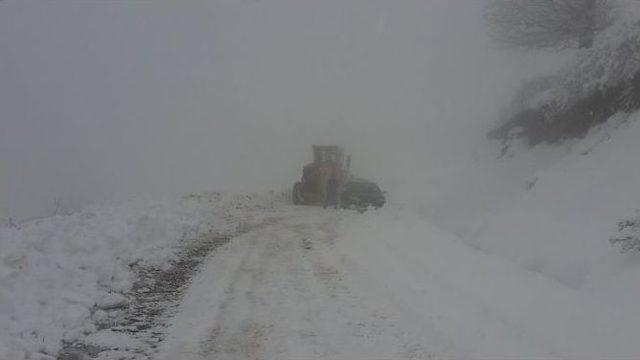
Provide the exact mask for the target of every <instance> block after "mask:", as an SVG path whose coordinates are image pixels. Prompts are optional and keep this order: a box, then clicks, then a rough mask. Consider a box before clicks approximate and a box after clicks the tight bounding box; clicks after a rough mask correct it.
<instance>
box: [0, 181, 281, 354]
mask: <svg viewBox="0 0 640 360" xmlns="http://www.w3.org/2000/svg"><path fill="white" fill-rule="evenodd" d="M280 197H281V195H279V194H276V193H270V194H263V195H230V194H219V193H202V194H192V195H189V196H186V197H182V198H178V199H168V200H165V201H162V202H155V203H150V202H143V201H130V202H128V203H125V204H122V205H120V206H116V207H90V208H87V209H85V210H83V211H81V212H78V213H75V214H72V215H69V216H54V217H50V218H45V219H40V220H37V221H33V222H28V223H25V224H20V225H19V226H17V227H16V226H11V227H8V226H5V227H0V359H3V360H4V359H7V360H8V359H12V360H13V359H23V358H24V359H26V358H34V357H35V356H41V357H43V358H46V355H47V354H48V355H49V356H54V357H55V354H56V352H57V351H58V349H59V347H60V341H61V340H73V339H76V338H78V337H80V336H82V335H86V334H90V333H93V332H95V331H96V329H95V327H94V325H93V321H92V319H91V317H92V312H93V309H94V305H96V304H102V305H105V304H106V305H108V304H109V303H112V302H113V301H115V300H117V301H125V300H126V299H123V298H122V296H121V295H119V294H121V293H123V292H125V291H126V290H128V289H129V288H130V286H131V285H132V280H133V279H132V273H131V272H130V265H131V264H133V263H135V262H144V263H149V264H153V265H162V264H166V263H167V262H168V261H169V260H170V259H172V257H173V256H174V255H175V254H176V251H177V249H178V247H179V245H180V241H181V240H188V239H191V238H194V237H197V236H198V235H200V234H204V233H207V232H212V231H213V232H217V233H223V234H224V233H230V232H233V231H235V230H236V227H237V226H238V224H240V223H241V222H242V221H244V220H246V218H247V216H249V212H248V210H252V209H260V208H266V207H270V206H273V203H274V202H276V201H278V200H279V199H280ZM114 299H115V300H114ZM36 358H37V357H36Z"/></svg>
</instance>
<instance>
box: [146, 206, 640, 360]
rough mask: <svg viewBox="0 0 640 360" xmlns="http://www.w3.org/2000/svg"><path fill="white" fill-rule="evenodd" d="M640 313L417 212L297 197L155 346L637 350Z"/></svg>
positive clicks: (192, 299) (332, 352) (202, 277)
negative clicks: (305, 203) (463, 237)
mask: <svg viewBox="0 0 640 360" xmlns="http://www.w3.org/2000/svg"><path fill="white" fill-rule="evenodd" d="M637 324H638V317H637V316H635V315H630V314H629V313H628V312H627V313H625V312H624V311H620V309H617V308H616V307H613V306H609V304H603V303H600V302H597V301H596V300H594V299H591V298H589V297H586V296H584V294H583V293H581V292H579V291H576V290H574V289H570V288H567V287H565V286H563V285H561V284H559V283H557V282H555V281H552V280H550V279H548V278H545V277H543V276H541V275H540V274H538V273H533V272H530V271H527V270H525V269H523V268H520V267H518V266H516V265H514V264H512V263H509V262H507V261H505V260H503V259H501V258H498V257H495V256H491V255H489V254H485V253H482V252H480V251H478V250H476V249H473V248H470V247H468V246H467V245H465V244H464V243H462V242H461V241H459V239H457V238H456V237H455V236H453V235H451V234H448V233H445V232H443V231H441V230H438V229H437V228H434V227H433V226H432V225H430V224H429V223H427V222H425V221H422V220H420V219H419V218H417V217H414V218H412V217H411V216H410V215H408V214H405V213H397V212H394V211H389V212H386V213H385V212H383V213H382V214H365V215H363V216H360V215H357V214H355V213H350V212H334V211H328V210H327V211H323V210H322V209H316V208H295V207H285V208H284V209H283V210H280V211H279V212H278V213H277V214H276V217H274V218H273V219H272V220H271V222H270V224H268V225H266V226H261V227H260V228H257V229H255V230H253V231H250V232H248V233H246V234H244V235H241V236H239V237H237V238H235V239H233V240H232V241H230V242H229V243H228V244H226V245H224V246H223V247H221V248H219V249H218V250H216V251H215V252H214V253H213V254H211V255H210V256H209V257H208V259H206V260H205V263H204V264H203V267H202V269H201V271H200V272H199V273H198V274H197V275H196V276H195V277H194V279H193V281H192V283H191V286H190V288H189V289H188V291H187V293H186V294H185V297H184V299H183V301H182V302H181V304H180V306H179V308H178V311H177V313H176V315H175V317H173V318H172V319H171V321H170V326H169V328H168V329H167V337H166V339H165V341H164V342H163V343H162V344H161V346H160V348H159V349H158V353H157V356H154V358H157V359H163V360H174V359H185V360H192V359H193V360H195V359H439V358H474V359H475V358H496V357H499V358H532V357H536V358H603V357H608V358H616V357H619V358H630V357H633V354H636V353H638V351H639V350H640V347H639V346H638V344H637V341H635V338H634V337H633V336H632V335H631V334H633V333H634V331H633V329H635V328H637Z"/></svg>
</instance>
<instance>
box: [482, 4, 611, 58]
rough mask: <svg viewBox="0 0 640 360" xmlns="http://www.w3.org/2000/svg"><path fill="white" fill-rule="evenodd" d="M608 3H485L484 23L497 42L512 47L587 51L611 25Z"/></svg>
mask: <svg viewBox="0 0 640 360" xmlns="http://www.w3.org/2000/svg"><path fill="white" fill-rule="evenodd" d="M613 18H614V5H613V2H612V1H610V0H489V1H488V3H487V6H486V9H485V20H486V22H487V24H488V26H489V32H490V34H491V36H492V37H493V38H494V40H496V41H497V42H498V43H500V44H502V45H504V46H507V47H515V48H528V49H541V48H571V47H580V48H590V47H591V45H592V44H593V39H594V37H595V35H596V34H597V33H598V32H599V31H601V30H603V29H605V28H607V27H608V26H609V25H611V23H612V22H613Z"/></svg>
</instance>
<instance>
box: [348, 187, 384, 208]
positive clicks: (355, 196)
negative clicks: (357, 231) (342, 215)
mask: <svg viewBox="0 0 640 360" xmlns="http://www.w3.org/2000/svg"><path fill="white" fill-rule="evenodd" d="M385 202H386V199H385V196H384V192H383V191H382V190H380V188H379V187H378V185H376V183H374V182H372V181H368V180H351V181H349V182H347V183H346V184H345V185H344V189H343V191H342V194H340V204H341V206H342V207H343V208H348V209H349V208H355V209H358V210H365V209H366V208H368V207H369V206H373V207H375V208H379V207H382V206H383V205H384V204H385Z"/></svg>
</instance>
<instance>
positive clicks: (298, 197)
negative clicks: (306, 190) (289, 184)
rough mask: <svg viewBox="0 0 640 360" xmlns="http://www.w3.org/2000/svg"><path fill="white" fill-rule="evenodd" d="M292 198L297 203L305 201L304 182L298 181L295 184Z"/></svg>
mask: <svg viewBox="0 0 640 360" xmlns="http://www.w3.org/2000/svg"><path fill="white" fill-rule="evenodd" d="M291 199H292V200H293V203H294V204H295V205H301V204H303V203H304V199H303V198H302V183H299V182H297V183H295V184H294V185H293V191H292V192H291Z"/></svg>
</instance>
